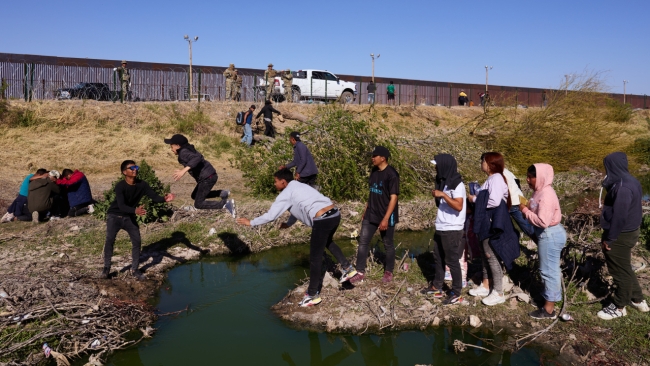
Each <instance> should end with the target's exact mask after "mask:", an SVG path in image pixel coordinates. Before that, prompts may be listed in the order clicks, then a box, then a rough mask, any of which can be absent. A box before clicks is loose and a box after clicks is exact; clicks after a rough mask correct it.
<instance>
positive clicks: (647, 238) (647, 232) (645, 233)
mask: <svg viewBox="0 0 650 366" xmlns="http://www.w3.org/2000/svg"><path fill="white" fill-rule="evenodd" d="M640 239H641V242H643V243H644V244H645V247H646V249H648V250H650V215H644V216H643V221H641V237H640Z"/></svg>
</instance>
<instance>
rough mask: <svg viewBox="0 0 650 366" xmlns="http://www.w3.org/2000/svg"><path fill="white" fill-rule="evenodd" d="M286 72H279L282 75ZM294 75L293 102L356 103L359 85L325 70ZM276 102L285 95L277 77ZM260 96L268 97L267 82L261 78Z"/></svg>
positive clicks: (301, 72) (280, 79) (258, 90)
mask: <svg viewBox="0 0 650 366" xmlns="http://www.w3.org/2000/svg"><path fill="white" fill-rule="evenodd" d="M282 73H284V71H279V72H278V75H282ZM291 74H293V86H292V89H293V102H294V103H297V102H299V101H300V100H301V99H329V100H339V101H340V102H341V103H346V104H347V103H352V102H354V100H355V98H356V94H357V84H355V83H352V82H348V81H343V80H341V79H339V78H338V77H337V76H336V75H334V74H332V73H331V72H329V71H324V70H298V71H292V72H291ZM273 83H274V87H273V95H272V98H273V99H274V100H281V99H282V98H283V95H284V83H283V82H282V77H281V76H276V77H275V80H274V81H273ZM257 93H258V96H259V97H261V98H262V99H264V97H265V95H266V80H264V77H262V78H260V81H259V85H258V87H257Z"/></svg>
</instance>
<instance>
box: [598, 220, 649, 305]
mask: <svg viewBox="0 0 650 366" xmlns="http://www.w3.org/2000/svg"><path fill="white" fill-rule="evenodd" d="M638 239H639V229H636V230H635V231H630V232H627V233H620V234H619V235H618V239H616V241H614V242H611V243H607V245H609V247H610V248H612V250H608V251H605V261H606V262H607V270H608V271H609V274H611V275H612V277H613V278H614V284H615V285H616V291H615V292H614V293H613V294H612V302H613V303H614V305H616V307H617V308H619V309H621V308H623V307H624V306H627V305H629V304H630V300H631V301H634V302H641V301H643V292H642V291H641V286H639V280H638V279H637V278H636V274H635V273H634V270H633V269H632V248H634V245H636V242H637V240H638Z"/></svg>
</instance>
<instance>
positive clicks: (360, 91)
mask: <svg viewBox="0 0 650 366" xmlns="http://www.w3.org/2000/svg"><path fill="white" fill-rule="evenodd" d="M361 93H363V81H359V105H361Z"/></svg>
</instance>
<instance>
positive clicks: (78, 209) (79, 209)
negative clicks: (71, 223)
mask: <svg viewBox="0 0 650 366" xmlns="http://www.w3.org/2000/svg"><path fill="white" fill-rule="evenodd" d="M92 204H93V203H92V202H86V203H82V204H80V205H76V206H73V207H70V210H69V211H68V216H69V217H76V216H81V215H83V214H87V213H88V206H89V205H92Z"/></svg>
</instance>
